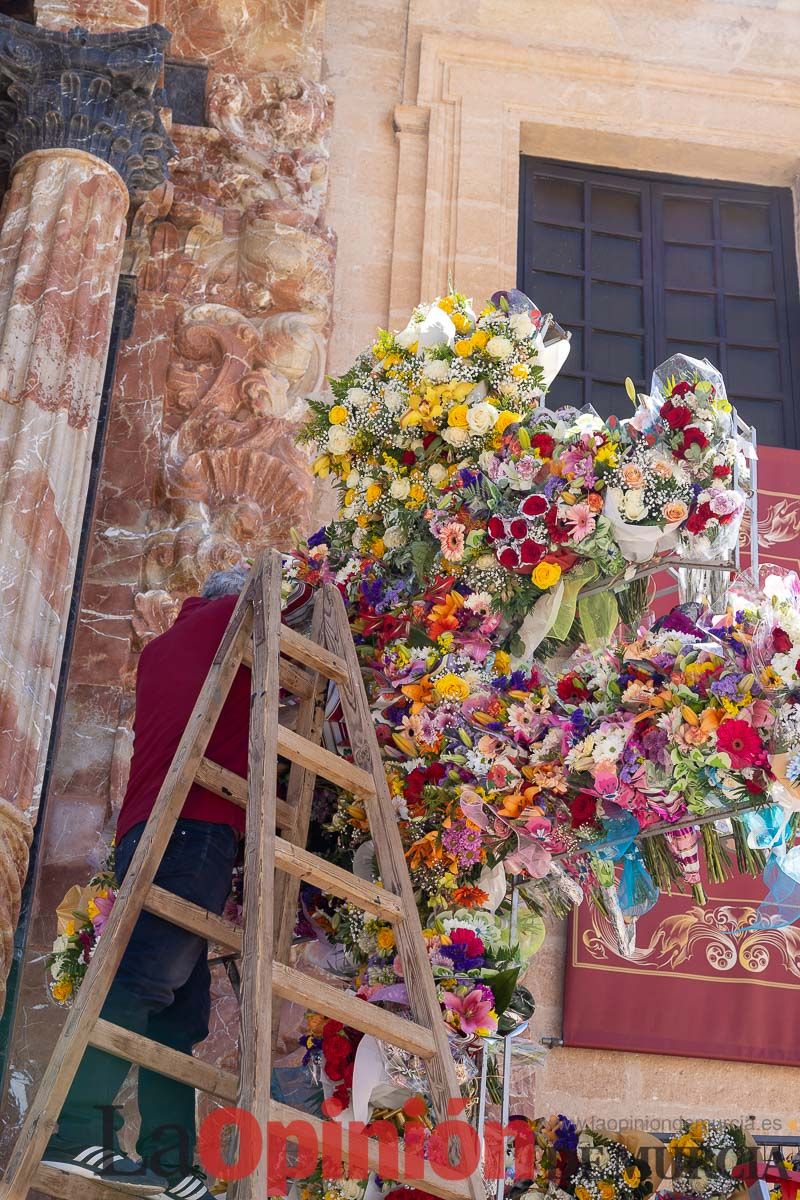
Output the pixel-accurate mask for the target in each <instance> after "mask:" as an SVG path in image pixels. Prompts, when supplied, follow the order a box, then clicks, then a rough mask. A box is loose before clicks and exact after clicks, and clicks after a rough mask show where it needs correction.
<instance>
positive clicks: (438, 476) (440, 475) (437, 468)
mask: <svg viewBox="0 0 800 1200" xmlns="http://www.w3.org/2000/svg"><path fill="white" fill-rule="evenodd" d="M428 479H430V481H431V483H435V484H437V485H438V484H440V483H444V481H445V479H447V467H443V466H442V464H441V463H433V464H432V466H430V467H428Z"/></svg>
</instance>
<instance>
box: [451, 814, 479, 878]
mask: <svg viewBox="0 0 800 1200" xmlns="http://www.w3.org/2000/svg"><path fill="white" fill-rule="evenodd" d="M481 842H482V838H481V831H480V829H473V828H471V827H470V826H469V825H467V824H466V822H465V821H457V822H456V823H455V824H453V825H451V826H450V828H449V829H445V831H444V833H443V834H442V845H443V846H444V848H445V849H446V850H448V851H449V852H450V853H451V854H454V855H455V856H456V858H457V859H458V865H459V866H460V867H472V866H475V865H476V863H479V862H480V859H481Z"/></svg>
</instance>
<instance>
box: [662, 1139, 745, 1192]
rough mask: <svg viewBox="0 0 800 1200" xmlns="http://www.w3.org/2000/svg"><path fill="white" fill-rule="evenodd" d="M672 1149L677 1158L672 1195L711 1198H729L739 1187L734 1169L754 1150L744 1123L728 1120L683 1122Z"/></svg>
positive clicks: (673, 1168) (673, 1157) (672, 1141)
mask: <svg viewBox="0 0 800 1200" xmlns="http://www.w3.org/2000/svg"><path fill="white" fill-rule="evenodd" d="M668 1149H669V1152H670V1154H671V1155H672V1159H673V1167H672V1184H671V1188H670V1194H671V1195H673V1196H693V1197H708V1198H709V1200H710V1198H711V1197H720V1198H721V1200H728V1198H729V1197H730V1196H732V1195H733V1193H734V1192H736V1191H737V1190H738V1189H739V1187H740V1186H741V1185H740V1184H739V1182H738V1181H737V1180H736V1179H734V1178H733V1177H732V1175H731V1171H732V1170H733V1168H734V1167H735V1166H737V1165H738V1164H739V1163H742V1162H745V1161H746V1160H747V1158H748V1156H749V1153H750V1150H749V1148H748V1146H747V1141H746V1137H745V1133H744V1130H743V1129H742V1128H741V1126H740V1125H733V1124H729V1123H727V1122H725V1121H691V1122H690V1121H683V1123H682V1129H681V1132H680V1134H679V1135H678V1136H677V1137H674V1138H673V1139H672V1140H671V1141H670V1142H669V1143H668Z"/></svg>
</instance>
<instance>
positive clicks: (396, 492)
mask: <svg viewBox="0 0 800 1200" xmlns="http://www.w3.org/2000/svg"><path fill="white" fill-rule="evenodd" d="M410 491H411V484H410V483H409V481H408V480H407V479H393V480H392V486H391V487H390V488H389V495H390V496H392V497H394V499H395V500H405V498H406V496H407V495H408V493H409V492H410ZM385 540H386V539H384V541H385Z"/></svg>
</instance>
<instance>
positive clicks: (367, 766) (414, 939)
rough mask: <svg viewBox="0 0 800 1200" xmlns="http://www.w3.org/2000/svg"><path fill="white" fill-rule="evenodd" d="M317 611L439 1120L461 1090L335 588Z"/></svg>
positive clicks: (473, 1182)
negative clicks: (399, 913) (432, 1046)
mask: <svg viewBox="0 0 800 1200" xmlns="http://www.w3.org/2000/svg"><path fill="white" fill-rule="evenodd" d="M323 612H324V621H323V630H324V636H325V640H326V645H327V646H328V649H329V650H332V651H333V652H334V653H335V654H337V655H338V656H340V657H341V658H343V659H344V660H345V661H346V662H347V665H348V668H349V671H348V681H347V683H346V684H340V685H339V694H340V699H341V701H342V708H343V711H344V715H345V721H346V724H347V729H348V733H349V736H350V746H351V749H352V752H353V759H354V761H355V762H356V763H358V765H359V766H360V767H361V768H362V770H365V771H369V772H370V773H371V775H372V777H373V779H374V781H375V793H376V794H375V796H374V797H372V798H367V800H366V809H367V817H368V820H369V827H370V832H371V834H372V840H373V842H374V843H375V854H376V858H377V860H378V867H379V870H380V874H381V880H382V882H383V885H384V887H387V888H389V889H390V890H391V891H393V892H395V893H396V894H397V895H399V896H400V897H401V898H402V900H403V906H404V910H405V919H404V920H403V921H402V922H400V923H399V924H398V925H397V926H395V940H396V944H397V948H398V951H399V954H400V959H401V962H402V963H403V969H404V974H405V980H406V987H407V990H408V997H409V1002H410V1005H411V1013H412V1016H413V1018H414V1020H415V1021H416V1022H417V1023H418V1024H420V1025H422V1026H424V1027H426V1028H428V1029H430V1031H431V1033H432V1034H433V1037H434V1040H435V1042H436V1050H437V1053H436V1055H435V1057H433V1058H431V1059H429V1060H428V1062H427V1064H426V1066H427V1072H428V1081H429V1085H430V1090H431V1098H432V1100H433V1104H434V1109H435V1114H436V1118H437V1120H438V1121H445V1120H447V1118H448V1115H449V1114H448V1101H450V1100H459V1099H460V1097H461V1089H460V1087H459V1083H458V1078H457V1076H456V1072H455V1065H454V1062H453V1058H452V1055H451V1051H450V1044H449V1042H448V1038H447V1032H446V1029H445V1025H444V1021H443V1019H442V1011H441V1007H440V1005H439V1000H438V997H437V995H436V985H435V983H434V979H433V973H432V971H431V967H430V962H429V960H428V955H427V951H426V949H425V941H424V938H423V936H422V925H421V923H420V919H419V913H418V911H417V904H416V898H415V896H414V889H413V887H412V884H411V878H410V876H409V873H408V868H407V864H406V858H405V851H404V849H403V843H402V840H401V838H400V830H399V829H398V827H397V819H396V816H395V808H394V804H393V802H392V798H391V795H390V793H389V788H388V785H387V783H386V774H385V771H384V766H383V760H382V758H381V753H380V747H379V745H378V739H377V737H376V734H375V726H374V723H373V719H372V713H371V712H370V708H369V702H368V699H367V693H366V689H365V687H364V683H363V679H362V676H361V669H360V664H359V662H358V655H357V654H356V648H355V644H354V642H353V637H352V632H351V630H350V624H349V621H348V619H347V612H346V610H345V607H344V602H343V600H342V597H341V594H340V593H339V590H338V588H336V587H334V586H333V585H331V584H327V585H326V586H325V587H324V588H323ZM463 1189H464V1191H465V1192H467V1193H468V1194H469V1196H470V1197H471V1200H485V1195H486V1192H485V1188H484V1186H483V1184H482V1182H481V1180H480V1176H479V1174H478V1173H477V1171H476V1172H473V1174H472V1175H471V1176H470V1177H469V1178H468V1179H466V1180H464V1185H463Z"/></svg>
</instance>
